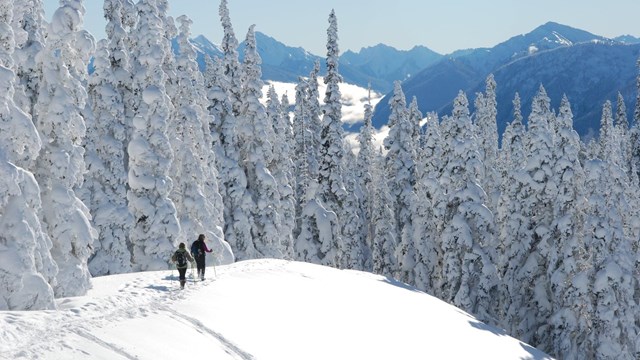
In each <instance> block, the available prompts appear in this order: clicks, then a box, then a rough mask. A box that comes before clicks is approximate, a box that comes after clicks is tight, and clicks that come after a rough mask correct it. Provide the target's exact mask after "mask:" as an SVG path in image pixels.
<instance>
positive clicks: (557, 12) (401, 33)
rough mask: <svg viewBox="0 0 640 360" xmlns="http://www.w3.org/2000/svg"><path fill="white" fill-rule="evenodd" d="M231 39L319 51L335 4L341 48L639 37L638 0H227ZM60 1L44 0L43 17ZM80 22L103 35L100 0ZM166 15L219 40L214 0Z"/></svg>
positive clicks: (184, 2)
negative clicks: (541, 34)
mask: <svg viewBox="0 0 640 360" xmlns="http://www.w3.org/2000/svg"><path fill="white" fill-rule="evenodd" d="M228 2H229V11H230V14H231V20H232V23H233V26H234V30H235V33H236V37H237V38H238V39H239V40H240V41H242V40H243V39H244V37H245V35H246V31H247V29H248V28H249V26H250V25H251V24H256V30H257V31H260V32H263V33H265V34H267V35H269V36H272V37H274V38H276V39H277V40H279V41H281V42H283V43H285V44H287V45H289V46H300V47H303V48H305V49H306V50H308V51H310V52H312V53H314V54H316V55H324V54H325V52H326V50H325V44H326V30H327V25H328V23H327V17H328V15H329V12H330V11H331V9H335V11H336V15H337V17H338V28H339V29H338V35H339V37H340V41H339V46H340V50H341V51H345V50H347V49H349V50H354V51H358V50H360V49H361V48H362V47H368V46H373V45H376V44H379V43H384V44H387V45H390V46H393V47H395V48H397V49H401V50H407V49H410V48H412V47H413V46H415V45H424V46H427V47H428V48H430V49H432V50H434V51H436V52H439V53H441V54H447V53H450V52H452V51H454V50H458V49H465V48H477V47H492V46H494V45H496V44H498V43H500V42H502V41H504V40H507V39H508V38H510V37H512V36H515V35H519V34H524V33H527V32H529V31H531V30H533V29H534V28H536V27H537V26H539V25H542V24H544V23H546V22H547V21H555V22H558V23H561V24H564V25H569V26H572V27H575V28H579V29H583V30H587V31H590V32H592V33H594V34H597V35H602V36H607V37H615V36H618V35H625V34H631V35H634V36H640V21H638V16H639V15H638V14H640V1H638V0H608V1H604V0H536V1H525V0H487V1H481V0H316V1H308V0H269V1H264V0H228ZM58 3H59V1H58V0H44V4H45V11H46V16H47V18H49V17H50V15H51V13H52V12H53V11H55V8H56V7H57V6H58ZM84 3H85V7H86V9H87V14H86V16H85V28H86V29H88V30H89V31H90V32H91V33H93V34H94V36H96V37H97V38H102V37H104V20H103V16H102V3H103V1H101V0H86V1H85V2H84ZM169 4H170V15H172V16H174V17H177V16H179V15H183V14H185V15H187V16H189V17H190V18H192V19H193V21H194V25H193V29H192V30H193V34H194V36H195V35H198V34H203V35H205V36H206V37H207V38H209V39H210V40H211V41H212V42H214V43H216V44H217V43H219V42H220V39H221V38H222V30H221V27H220V21H219V17H218V6H219V4H220V2H219V1H218V0H169Z"/></svg>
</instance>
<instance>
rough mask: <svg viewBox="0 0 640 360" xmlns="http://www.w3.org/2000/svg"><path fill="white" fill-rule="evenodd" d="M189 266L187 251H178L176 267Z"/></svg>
mask: <svg viewBox="0 0 640 360" xmlns="http://www.w3.org/2000/svg"><path fill="white" fill-rule="evenodd" d="M186 266H187V255H186V252H185V251H176V267H179V268H183V267H186Z"/></svg>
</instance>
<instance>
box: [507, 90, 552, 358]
mask: <svg viewBox="0 0 640 360" xmlns="http://www.w3.org/2000/svg"><path fill="white" fill-rule="evenodd" d="M531 107H532V109H531V114H530V115H529V123H528V124H529V128H528V132H527V134H526V137H525V142H524V148H525V153H526V154H528V159H527V163H526V166H525V167H523V168H522V169H521V170H519V171H518V172H517V173H515V176H514V177H513V179H514V181H513V182H512V183H511V185H510V186H509V187H508V188H507V190H506V193H505V196H509V198H510V201H508V202H507V204H506V205H504V207H503V208H502V210H501V211H503V214H506V215H503V216H504V217H502V219H504V222H503V226H507V228H505V229H503V234H506V235H507V236H508V237H507V238H503V239H502V242H503V245H502V247H503V248H504V251H505V257H506V259H505V264H506V269H505V270H504V281H505V285H506V287H507V293H508V294H509V297H510V300H509V304H508V305H507V307H508V310H506V321H505V323H506V324H509V326H510V327H511V329H510V334H512V336H516V337H518V338H521V339H526V340H525V341H526V342H528V343H530V344H536V345H539V346H541V347H542V348H544V349H546V348H547V347H548V346H549V341H550V340H549V335H550V332H549V331H548V319H549V317H550V316H551V312H552V308H551V305H552V303H551V299H550V291H549V289H548V286H549V279H548V276H547V273H546V271H545V269H547V267H548V254H549V252H550V248H549V247H550V245H551V244H552V242H551V239H550V236H551V232H550V229H551V223H552V220H553V207H552V205H553V202H554V200H555V198H556V197H557V185H556V182H555V177H554V174H553V167H554V165H553V154H552V151H553V143H552V135H551V130H550V127H549V119H550V118H551V116H553V113H552V112H551V108H550V100H549V97H548V96H547V94H546V91H545V89H544V87H542V86H540V89H539V91H538V93H537V94H536V96H535V97H534V99H533V101H532V105H531ZM516 289H518V290H516Z"/></svg>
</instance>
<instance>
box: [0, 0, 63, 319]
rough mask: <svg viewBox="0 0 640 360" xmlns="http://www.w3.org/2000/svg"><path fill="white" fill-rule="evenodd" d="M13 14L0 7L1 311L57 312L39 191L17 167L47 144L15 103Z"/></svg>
mask: <svg viewBox="0 0 640 360" xmlns="http://www.w3.org/2000/svg"><path fill="white" fill-rule="evenodd" d="M13 12H14V7H13V4H12V1H10V0H2V1H0V34H2V35H0V124H1V126H0V127H1V128H2V131H1V132H0V179H1V180H0V231H1V233H2V241H0V244H1V246H2V252H1V253H0V254H1V255H0V264H1V265H0V310H41V309H53V308H55V302H54V295H53V288H52V287H51V285H55V276H56V272H57V271H58V269H57V267H56V264H55V263H54V261H53V259H52V257H51V254H50V250H51V247H52V244H51V240H50V239H49V237H48V236H47V234H46V233H45V232H44V231H43V229H42V225H41V222H40V219H39V214H40V212H41V210H42V209H41V202H40V190H39V188H38V184H37V183H36V181H35V179H34V177H33V174H32V173H30V172H29V171H28V170H25V169H24V168H21V167H19V166H18V164H24V165H28V164H30V163H33V161H34V160H35V158H36V157H37V155H38V151H39V150H40V147H41V145H42V144H41V142H40V137H39V135H38V132H37V131H36V128H35V127H34V125H33V123H32V122H31V118H30V117H29V116H28V115H27V114H26V113H24V112H23V111H22V110H21V109H20V108H19V107H18V106H17V105H16V104H15V102H14V92H16V90H15V88H14V84H15V83H16V82H17V80H18V79H17V77H16V73H15V71H14V62H13V57H12V55H13V51H14V36H13V34H14V32H13V30H12V29H11V21H12V14H13ZM18 92H20V89H18ZM23 96H24V94H23Z"/></svg>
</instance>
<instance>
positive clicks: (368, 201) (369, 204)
mask: <svg viewBox="0 0 640 360" xmlns="http://www.w3.org/2000/svg"><path fill="white" fill-rule="evenodd" d="M372 118H373V107H372V106H371V91H369V97H368V101H367V103H366V104H365V105H364V124H363V125H362V127H361V128H360V133H359V134H358V143H359V145H360V150H359V151H358V157H357V159H356V168H355V172H356V175H355V176H356V179H357V180H358V182H359V184H358V186H359V188H360V189H361V191H362V200H361V204H362V209H363V211H362V216H363V231H364V233H365V242H366V246H367V248H369V249H371V248H372V246H373V230H374V228H373V222H372V217H373V170H374V159H375V153H374V148H373V134H374V129H373V125H372V123H371V119H372ZM371 260H372V259H371V253H370V251H369V254H368V257H367V258H366V259H364V268H365V270H371V269H372V266H373V264H372V263H371Z"/></svg>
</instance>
